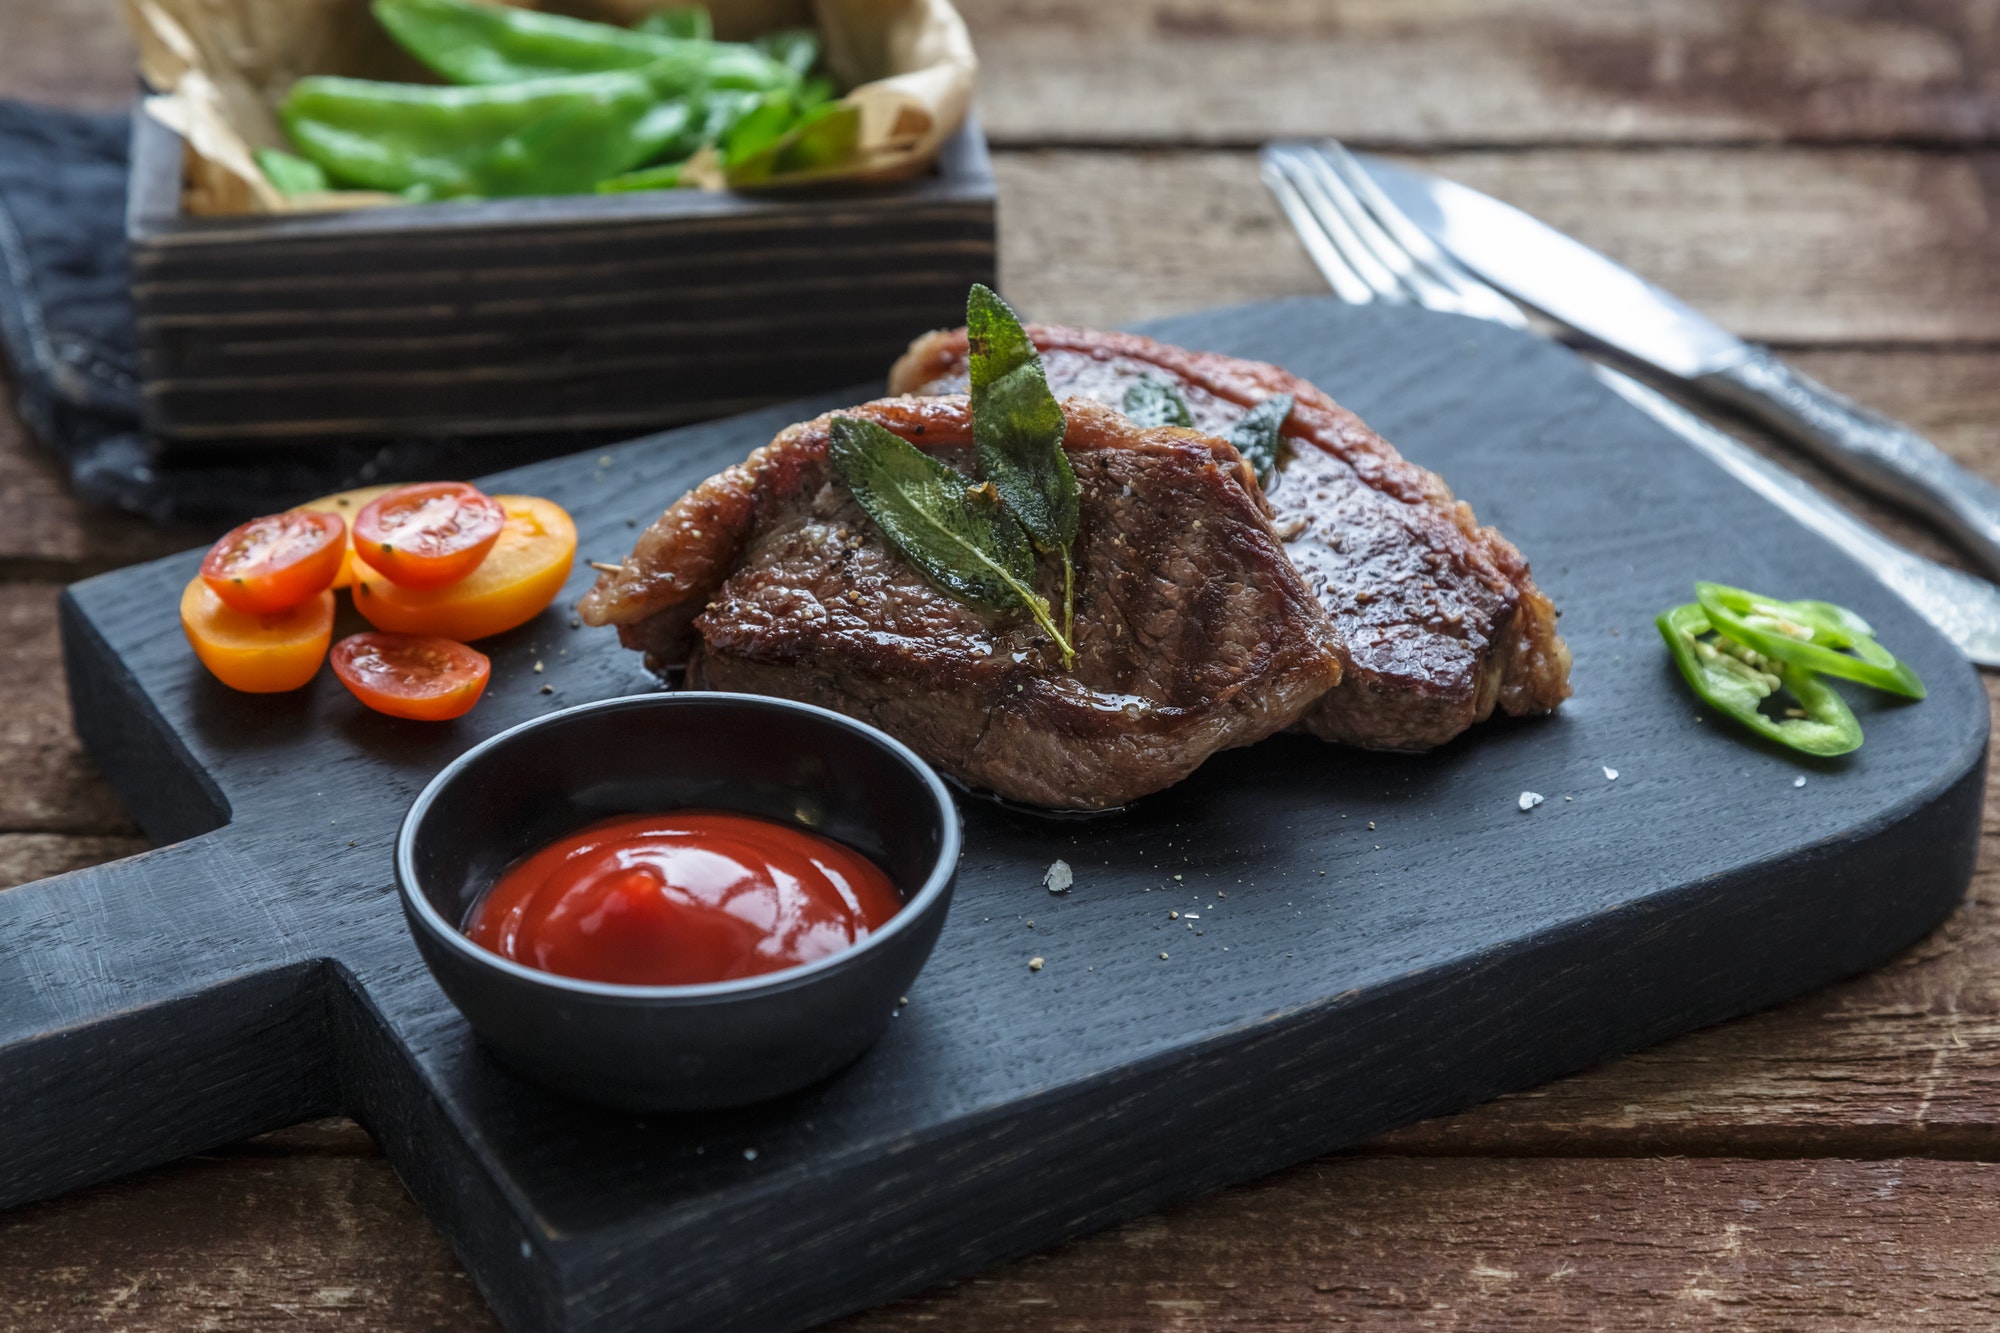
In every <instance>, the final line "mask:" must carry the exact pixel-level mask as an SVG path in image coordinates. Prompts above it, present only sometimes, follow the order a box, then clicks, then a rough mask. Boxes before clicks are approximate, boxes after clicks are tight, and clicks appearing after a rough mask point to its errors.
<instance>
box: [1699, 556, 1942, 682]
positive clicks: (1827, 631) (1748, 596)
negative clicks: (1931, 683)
mask: <svg viewBox="0 0 2000 1333" xmlns="http://www.w3.org/2000/svg"><path fill="white" fill-rule="evenodd" d="M1694 595H1695V597H1696V598H1697V599H1699V600H1700V602H1701V609H1702V612H1703V614H1705V615H1706V616H1707V617H1708V622H1709V624H1711V625H1713V626H1715V629H1716V632H1717V633H1719V634H1724V635H1727V636H1728V637H1729V638H1731V639H1734V640H1735V641H1736V642H1737V643H1740V644H1743V645H1744V646H1746V647H1749V648H1754V649H1755V650H1756V651H1758V652H1760V653H1762V654H1763V655H1764V656H1766V657H1772V658H1776V659H1777V660H1778V661H1781V662H1789V663H1792V664H1794V665H1796V666H1802V667H1805V668H1807V669H1808V670H1811V671H1817V672H1819V673H1820V674H1821V675H1825V676H1838V677H1839V678H1840V679H1842V680H1852V681H1857V682H1859V683H1860V684H1863V685H1869V686H1872V687H1874V688H1875V689H1878V690H1885V691H1887V692H1888V693H1890V694H1900V695H1902V696H1903V697H1904V698H1907V699H1921V698H1923V697H1924V683H1923V681H1922V680H1920V679H1918V677H1917V673H1916V672H1915V671H1913V670H1911V669H1910V668H1909V666H1908V665H1906V664H1905V663H1903V662H1901V661H1899V660H1897V657H1896V655H1895V654H1894V653H1892V652H1890V651H1889V650H1888V649H1887V648H1884V647H1883V646H1882V645H1881V644H1879V643H1877V642H1875V640H1874V638H1873V637H1872V636H1871V635H1870V633H1869V628H1868V622H1867V621H1865V620H1863V619H1862V618H1861V617H1860V616H1857V615H1855V614H1854V613H1853V612H1852V611H1849V610H1847V609H1846V608H1845V607H1841V606H1835V605H1833V604H1832V603H1831V602H1784V601H1779V600H1778V599H1777V598H1775V597H1766V596H1764V595H1762V594H1761V593H1754V592H1749V591H1746V590H1745V589H1742V588H1731V587H1727V586H1725V585H1724V584H1720V583H1697V584H1695V585H1694ZM1842 649H1847V650H1849V652H1851V653H1852V654H1853V656H1849V655H1848V652H1842V651H1841V650H1842Z"/></svg>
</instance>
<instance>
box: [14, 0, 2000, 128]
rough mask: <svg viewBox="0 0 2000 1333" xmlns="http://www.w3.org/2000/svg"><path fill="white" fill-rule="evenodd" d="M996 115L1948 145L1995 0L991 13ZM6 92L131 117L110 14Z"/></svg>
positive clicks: (1058, 4)
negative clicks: (121, 109)
mask: <svg viewBox="0 0 2000 1333" xmlns="http://www.w3.org/2000/svg"><path fill="white" fill-rule="evenodd" d="M962 9H963V10H964V12H965V15H966V19H967V21H968V23H969V24H970V25H971V27H972V31H973V40H974V42H975V44H976V45H977V47H978V49H979V53H980V57H981V61H982V85H981V92H980V113H981V115H982V117H984V119H985V121H986V125H987V129H988V131H989V132H991V133H993V134H994V135H995V136H996V138H998V139H999V140H1000V141H1002V142H1006V141H1010V140H1011V141H1015V142H1020V141H1030V142H1038V143H1056V142H1071V143H1074V142H1086V143H1209V144H1215V143H1234V144H1243V143H1252V142H1256V141H1259V140H1261V139H1264V138H1268V137H1271V136H1273V135H1279V134H1337V135H1343V136H1347V137H1351V138H1356V139H1362V140H1366V141H1368V142H1372V143H1381V144H1402V145H1425V144H1436V143H1458V144H1475V143H1477V144H1506V145H1514V144H1532V143H1548V142H1596V141H1603V142H1618V143H1659V142H1740V141H1746V140H1755V141H1774V140H1782V139H1807V140H1822V141H1825V140H1834V141H1869V140H1901V141H1908V140H1920V141H1929V142H1944V143H1968V142H1985V143H1991V142H1993V141H1994V138H1995V136H1996V133H1997V132H2000V72H1996V71H2000V30H1997V29H1996V28H1995V27H1994V25H1993V24H1992V22H1991V21H1990V17H1989V16H1988V14H1987V10H1986V8H1985V7H1984V6H1983V5H1981V4H1980V3H1979V0H1937V2H1936V3H1928V4H1923V5H1904V6H1882V5H1874V6H1852V5H1846V6H1829V5H1817V4H1810V3H1803V2H1802V0H1790V2H1789V3H1771V4H1762V5H1754V6H1746V5H1743V4H1740V3H1734V0H1693V2H1691V3H1683V4H1674V5H1652V4H1643V3H1638V2H1637V0H1628V2H1627V3H1623V4H1599V5H1575V4H1568V3H1564V0H1505V2H1504V3H1498V4H1491V5H1485V4H1480V5H1469V4H1463V3H1446V2H1443V0H1434V2H1433V3H1428V4H1384V3H1381V0H1319V2H1317V3H1313V4H1301V3H1298V2H1297V0H1232V3H1230V4H1228V5H1226V6H1225V5H1218V4H1197V3H1190V2H1189V0H1092V3H1089V4H1077V3H1074V2H1073V0H978V3H971V4H966V5H963V6H962ZM7 35H8V40H7V42H6V43H5V44H4V46H0V88H4V89H6V90H7V95H9V96H17V97H25V98H28V99H30V100H34V101H46V102H58V103H62V104H65V105H74V106H101V107H106V106H115V105H118V104H120V103H123V102H125V101H126V100H128V99H129V98H130V96H131V91H132V76H131V68H132V47H131V42H130V40H129V38H127V37H126V35H125V31H124V27H123V25H122V24H121V23H120V21H119V19H118V14H117V6H116V5H115V4H114V3H113V2H112V0H10V4H9V6H8V34H7Z"/></svg>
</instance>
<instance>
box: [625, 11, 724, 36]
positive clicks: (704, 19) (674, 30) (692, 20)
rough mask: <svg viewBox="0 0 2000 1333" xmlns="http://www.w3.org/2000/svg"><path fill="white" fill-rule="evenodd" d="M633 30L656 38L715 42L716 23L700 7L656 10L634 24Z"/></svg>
mask: <svg viewBox="0 0 2000 1333" xmlns="http://www.w3.org/2000/svg"><path fill="white" fill-rule="evenodd" d="M632 30H633V31H634V32H649V33H651V34H653V36H655V37H678V38H680V39H682V40H683V41H690V42H712V41H714V40H715V23H714V21H713V20H712V19H710V18H709V16H708V11H707V10H706V9H703V8H702V7H701V6H700V5H681V6H678V7H677V8H674V9H656V10H654V11H653V12H652V13H650V14H648V15H646V17H644V18H642V19H640V20H639V21H638V22H637V23H634V24H633V25H632Z"/></svg>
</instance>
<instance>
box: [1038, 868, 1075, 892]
mask: <svg viewBox="0 0 2000 1333" xmlns="http://www.w3.org/2000/svg"><path fill="white" fill-rule="evenodd" d="M1042 883H1043V884H1044V885H1045V886H1046V887H1047V888H1048V891H1049V892H1050V893H1068V892H1069V886H1070V885H1072V884H1074V883H1076V876H1075V875H1074V874H1072V873H1071V871H1070V868H1069V862H1067V861H1056V862H1052V863H1051V864H1050V866H1049V871H1048V873H1047V874H1046V875H1043V876H1042Z"/></svg>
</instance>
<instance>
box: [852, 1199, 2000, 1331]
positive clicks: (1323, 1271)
mask: <svg viewBox="0 0 2000 1333" xmlns="http://www.w3.org/2000/svg"><path fill="white" fill-rule="evenodd" d="M1996 1184H2000V1175H1996V1168H1995V1167H1992V1166H1987V1165H1967V1164H1959V1163H1951V1164H1947V1163H1938V1162H1922V1161H1881V1162H1842V1161H1819V1162H1745V1161H1730V1160H1722V1161H1671V1160H1669V1161H1643V1160H1641V1161H1616V1162H1587V1161H1508V1160H1497V1161H1493V1160H1487V1161H1453V1162H1439V1161H1431V1162H1424V1161H1412V1160H1410V1159H1383V1160H1375V1161H1367V1160H1360V1161H1356V1160H1344V1161H1343V1160H1338V1159H1335V1160H1328V1161H1323V1162H1317V1163H1313V1164H1311V1165H1309V1166H1306V1167H1302V1168H1299V1169H1296V1170H1293V1171H1289V1172H1286V1173H1284V1174H1282V1175H1279V1176H1275V1177H1272V1178H1271V1179H1269V1180H1267V1181H1264V1182H1261V1183H1259V1184H1256V1185H1251V1186H1247V1187H1244V1188H1241V1189H1235V1190H1230V1191H1228V1192H1226V1193H1223V1194H1219V1195H1216V1196H1213V1197H1211V1198H1208V1199H1205V1200H1201V1201H1199V1202H1196V1203H1194V1204H1190V1205H1188V1206H1186V1207H1182V1208H1175V1209H1171V1210H1168V1211H1166V1212H1163V1213H1160V1214H1158V1215H1156V1216H1153V1217H1149V1218H1144V1219H1141V1220H1139V1221H1136V1222H1132V1223H1129V1224H1127V1225H1125V1226H1123V1227H1119V1228H1116V1229H1114V1230H1111V1231H1109V1232H1105V1233H1103V1234H1101V1235H1098V1236H1094V1237H1091V1238H1089V1239H1086V1240H1083V1241H1080V1242H1077V1243H1074V1244H1071V1245H1066V1246H1063V1247H1061V1248H1059V1249H1056V1250H1053V1251H1051V1252H1049V1253H1047V1254H1045V1255H1040V1256H1037V1257H1036V1258H1033V1259H1029V1260H1025V1261H1022V1262H1019V1263H1014V1264H1010V1265H1007V1266H1006V1267H1003V1268H998V1269H995V1270H993V1271H991V1272H989V1273H986V1274H983V1275H981V1276H979V1277H976V1278H973V1279H971V1280H969V1281H965V1282H960V1283H956V1284H953V1285H951V1286H948V1287H945V1288H942V1289H940V1290H938V1291H935V1292H932V1293H930V1294H929V1295H927V1296H925V1297H924V1298H922V1299H920V1300H915V1301H909V1302H905V1303H903V1304H900V1305H896V1306H890V1307H887V1308H885V1309H881V1310H877V1311H872V1312H870V1313H868V1314H865V1315H862V1316H859V1317H857V1318H855V1319H852V1320H850V1321H848V1322H846V1323H843V1324H841V1325H839V1326H838V1327H839V1328H840V1329H841V1330H842V1331H843V1333H863V1331H864V1330H866V1331H867V1333H890V1330H899V1329H916V1328H922V1329H926V1330H934V1331H936V1333H958V1331H960V1330H963V1331H964V1333H972V1330H984V1329H1002V1328H1018V1327H1023V1326H1034V1327H1039V1328H1049V1329H1062V1330H1072V1331H1074V1333H1114V1331H1115V1333H1125V1331H1126V1330H1133V1331H1134V1333H1136V1331H1137V1330H1142V1329H1161V1328H1189V1329H1198V1328H1230V1329H1253V1330H1264V1329H1297V1328H1327V1327H1332V1326H1334V1325H1346V1324H1350V1323H1352V1324H1360V1325H1362V1326H1364V1327H1367V1328H1395V1329H1402V1328H1411V1329H1417V1328H1421V1329H1447V1330H1450V1329H1482V1330H1490V1329H1521V1330H1537V1331H1538V1333H1539V1331H1541V1330H1549V1329H1578V1330H1582V1329H1618V1328H1691V1327H1711V1326H1717V1325H1722V1324H1725V1323H1726V1324H1727V1325H1728V1326H1730V1327H1733V1328H1742V1329H1797V1328H1812V1329H1833V1330H1840V1329H1862V1328H1871V1327H1884V1326H1888V1327H1895V1328H1899V1329H1961V1328H1968V1327H1976V1326H1980V1325H1983V1324H1987V1323H1990V1322H1991V1321H1992V1320H1993V1319H1994V1318H1995V1316H1996V1314H2000V1286H1996V1283H1995V1281H1994V1278H1993V1276H1992V1264H1991V1258H1990V1256H1991V1253H1992V1249H1993V1246H1994V1243H1995V1240H1996V1238H2000V1200H1996V1198H1995V1196H1994V1189H1995V1186H1996Z"/></svg>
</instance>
